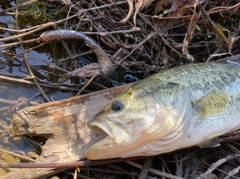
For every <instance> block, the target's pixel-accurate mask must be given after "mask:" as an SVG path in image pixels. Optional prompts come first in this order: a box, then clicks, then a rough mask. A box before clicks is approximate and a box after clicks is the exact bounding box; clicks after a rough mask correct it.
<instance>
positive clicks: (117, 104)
mask: <svg viewBox="0 0 240 179" xmlns="http://www.w3.org/2000/svg"><path fill="white" fill-rule="evenodd" d="M123 107H124V104H123V103H122V102H121V101H114V102H113V103H112V107H111V109H112V110H113V111H121V110H122V109H123Z"/></svg>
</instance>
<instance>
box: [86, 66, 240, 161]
mask: <svg viewBox="0 0 240 179" xmlns="http://www.w3.org/2000/svg"><path fill="white" fill-rule="evenodd" d="M88 126H89V127H90V128H92V129H97V130H99V129H100V130H102V131H104V132H105V133H106V134H107V137H106V138H104V139H103V140H101V141H99V142H97V143H96V144H94V145H93V146H92V147H90V149H89V150H88V151H87V153H86V157H87V158H88V159H92V160H97V159H107V158H117V157H121V158H125V157H133V156H150V155H157V154H161V153H166V152H171V151H174V150H177V149H181V148H186V147H190V146H194V145H198V146H217V145H219V144H218V143H216V142H214V141H216V140H214V139H216V137H218V136H220V135H223V134H226V133H229V132H231V131H234V130H236V129H239V128H240V68H239V66H234V65H231V64H220V63H219V64H217V63H200V64H189V65H185V66H181V67H176V68H173V69H169V70H164V71H162V72H159V73H157V74H154V75H152V76H150V77H148V78H145V79H144V80H142V81H140V82H138V83H137V84H135V85H133V86H132V87H131V88H130V89H128V90H127V91H126V92H125V93H124V94H122V95H121V96H119V97H118V98H116V99H115V100H113V101H112V102H110V103H109V104H108V105H107V106H106V107H105V108H103V109H102V110H101V111H100V112H99V113H98V114H97V115H96V116H95V117H94V119H93V120H92V121H90V122H89V123H88Z"/></svg>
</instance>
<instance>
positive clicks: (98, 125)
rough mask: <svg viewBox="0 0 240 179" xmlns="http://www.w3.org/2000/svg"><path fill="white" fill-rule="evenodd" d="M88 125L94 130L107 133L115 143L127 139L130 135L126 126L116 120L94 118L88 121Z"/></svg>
mask: <svg viewBox="0 0 240 179" xmlns="http://www.w3.org/2000/svg"><path fill="white" fill-rule="evenodd" d="M87 125H88V127H89V128H91V129H92V130H95V131H97V132H100V133H102V132H104V133H106V134H107V135H108V136H107V137H110V138H112V139H113V140H114V141H115V143H121V142H123V141H125V140H126V138H127V135H128V134H127V129H126V127H125V126H124V125H123V124H121V123H118V122H114V121H109V120H106V121H103V120H100V119H94V120H92V121H90V122H88V124H87ZM103 140H104V139H103Z"/></svg>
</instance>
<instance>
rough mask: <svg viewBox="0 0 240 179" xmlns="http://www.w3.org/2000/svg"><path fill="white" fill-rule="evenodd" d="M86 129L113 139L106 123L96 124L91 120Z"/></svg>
mask: <svg viewBox="0 0 240 179" xmlns="http://www.w3.org/2000/svg"><path fill="white" fill-rule="evenodd" d="M87 125H88V127H89V128H91V129H92V130H94V131H97V132H99V133H105V134H107V135H108V136H109V137H111V138H112V139H114V138H113V135H112V133H111V129H110V128H109V126H108V125H107V124H106V123H99V122H96V121H95V120H92V121H90V122H88V124H87Z"/></svg>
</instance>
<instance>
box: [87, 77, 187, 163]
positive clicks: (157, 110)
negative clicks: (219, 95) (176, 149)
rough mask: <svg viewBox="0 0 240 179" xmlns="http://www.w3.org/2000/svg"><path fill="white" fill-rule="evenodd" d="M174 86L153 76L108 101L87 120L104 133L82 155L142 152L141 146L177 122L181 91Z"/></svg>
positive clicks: (169, 129)
mask: <svg viewBox="0 0 240 179" xmlns="http://www.w3.org/2000/svg"><path fill="white" fill-rule="evenodd" d="M174 87H175V86H172V85H169V84H168V83H165V82H162V83H160V84H159V81H157V80H153V81H151V82H147V83H144V82H141V83H140V84H137V85H134V86H133V87H132V88H130V89H128V90H127V91H126V92H125V93H124V94H122V95H121V96H119V97H118V98H116V99H114V100H113V101H112V102H110V103H109V104H108V105H107V106H106V107H104V108H103V109H102V110H100V111H99V112H98V113H97V114H96V116H95V117H94V119H93V120H92V121H90V122H89V123H88V126H89V127H90V128H91V129H93V130H97V131H102V132H105V133H106V134H107V137H106V138H104V139H102V140H101V141H99V142H97V143H96V144H94V145H93V146H92V147H90V148H89V150H88V151H87V153H86V157H87V158H88V159H91V160H98V159H107V158H117V157H122V158H123V157H131V156H133V155H144V152H145V150H148V149H147V148H146V149H142V146H145V145H147V144H148V143H151V142H153V141H156V140H159V139H161V138H163V137H164V136H166V135H168V134H169V133H170V132H171V131H172V130H173V129H174V128H175V127H176V123H179V120H178V118H179V115H182V114H180V113H181V111H182V109H183V106H184V105H183V104H182V103H184V100H183V99H182V98H184V95H182V93H181V89H180V88H177V89H178V90H176V89H174ZM169 90H170V91H171V92H169ZM180 103H181V104H180ZM175 108H176V109H175ZM140 148H141V149H140ZM138 149H139V150H138ZM140 150H141V152H140ZM133 153H135V154H133Z"/></svg>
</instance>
